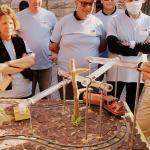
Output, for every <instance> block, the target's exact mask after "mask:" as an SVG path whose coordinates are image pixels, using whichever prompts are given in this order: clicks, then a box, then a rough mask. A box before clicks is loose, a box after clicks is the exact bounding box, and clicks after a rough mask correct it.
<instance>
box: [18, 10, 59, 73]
mask: <svg viewBox="0 0 150 150" xmlns="http://www.w3.org/2000/svg"><path fill="white" fill-rule="evenodd" d="M17 17H18V19H19V21H20V25H21V28H20V36H21V37H22V38H23V39H24V40H25V41H26V42H27V44H28V46H29V47H30V49H31V50H32V51H33V52H34V53H35V64H34V65H33V66H32V67H31V68H32V69H33V70H41V69H47V68H49V67H51V62H50V60H49V55H50V51H49V48H48V45H49V41H50V36H51V33H52V30H53V28H54V26H55V24H56V22H57V19H56V17H55V15H54V14H53V13H52V12H50V11H48V10H46V9H43V8H41V9H40V11H39V12H38V13H36V14H31V13H30V11H29V10H28V8H27V9H25V10H23V11H20V12H18V13H17Z"/></svg>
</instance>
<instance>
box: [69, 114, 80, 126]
mask: <svg viewBox="0 0 150 150" xmlns="http://www.w3.org/2000/svg"><path fill="white" fill-rule="evenodd" d="M71 123H72V124H73V125H74V126H79V124H80V123H81V117H80V116H78V117H76V116H74V115H72V117H71Z"/></svg>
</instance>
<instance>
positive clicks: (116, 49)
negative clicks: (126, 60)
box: [107, 35, 139, 56]
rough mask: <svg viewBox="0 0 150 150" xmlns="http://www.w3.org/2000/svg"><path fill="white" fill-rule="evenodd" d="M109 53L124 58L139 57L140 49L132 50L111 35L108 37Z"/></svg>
mask: <svg viewBox="0 0 150 150" xmlns="http://www.w3.org/2000/svg"><path fill="white" fill-rule="evenodd" d="M107 43H108V48H109V51H110V52H112V53H116V54H119V55H123V56H137V55H138V53H139V50H138V49H134V50H133V49H131V48H130V47H129V45H127V44H125V42H123V41H120V40H119V39H118V38H117V37H116V36H114V35H110V36H108V37H107Z"/></svg>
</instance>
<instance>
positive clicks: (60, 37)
mask: <svg viewBox="0 0 150 150" xmlns="http://www.w3.org/2000/svg"><path fill="white" fill-rule="evenodd" d="M94 4H95V0H75V5H76V10H75V12H74V13H72V14H69V15H67V16H65V17H63V18H62V19H61V20H60V21H59V22H58V23H57V25H56V26H55V28H54V31H53V34H52V37H51V43H50V46H49V47H50V50H52V51H53V52H54V53H58V66H59V68H60V69H61V70H64V71H66V72H69V62H70V60H71V59H72V58H74V59H75V63H76V67H77V68H79V67H80V68H84V67H89V66H88V64H89V63H88V60H87V58H88V57H89V56H97V57H98V56H99V50H100V49H102V48H103V43H104V39H105V31H104V28H103V23H102V22H101V21H100V20H99V19H98V18H97V17H95V16H94V15H92V14H91V13H92V11H93V9H94ZM96 68H97V66H94V67H93V68H92V69H93V70H94V69H96ZM58 77H59V78H58V80H59V81H61V80H62V76H58ZM60 94H61V98H62V92H60ZM67 99H73V93H72V87H71V84H70V86H67Z"/></svg>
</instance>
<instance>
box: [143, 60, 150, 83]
mask: <svg viewBox="0 0 150 150" xmlns="http://www.w3.org/2000/svg"><path fill="white" fill-rule="evenodd" d="M141 71H142V74H143V80H144V81H145V80H150V61H147V62H144V63H143V66H142V67H141Z"/></svg>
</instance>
